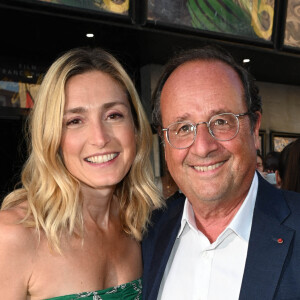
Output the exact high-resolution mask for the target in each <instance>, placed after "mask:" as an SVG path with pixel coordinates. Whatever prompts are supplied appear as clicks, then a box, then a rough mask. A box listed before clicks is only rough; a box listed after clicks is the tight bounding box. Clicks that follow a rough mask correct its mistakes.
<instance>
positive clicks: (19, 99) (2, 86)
mask: <svg viewBox="0 0 300 300" xmlns="http://www.w3.org/2000/svg"><path fill="white" fill-rule="evenodd" d="M39 87H40V85H39V84H29V83H23V82H13V81H0V106H6V107H21V108H32V107H33V104H34V99H35V97H36V94H37V92H38V89H39Z"/></svg>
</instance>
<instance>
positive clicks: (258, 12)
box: [148, 0, 274, 41]
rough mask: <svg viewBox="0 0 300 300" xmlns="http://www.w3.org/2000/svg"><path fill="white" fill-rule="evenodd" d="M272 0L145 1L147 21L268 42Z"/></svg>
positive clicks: (271, 22) (272, 10)
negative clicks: (146, 4)
mask: <svg viewBox="0 0 300 300" xmlns="http://www.w3.org/2000/svg"><path fill="white" fill-rule="evenodd" d="M273 19H274V0H260V1H257V0H248V1H236V0H210V1H206V0H205V1H203V0H148V20H152V21H154V22H155V23H158V22H162V23H169V24H174V25H175V26H176V25H180V26H181V27H187V28H192V29H196V30H197V29H198V30H204V31H210V32H216V33H221V34H224V33H225V34H230V35H236V36H241V37H245V38H249V39H258V40H265V41H271V39H272V31H273Z"/></svg>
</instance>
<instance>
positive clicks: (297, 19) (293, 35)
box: [284, 0, 300, 48]
mask: <svg viewBox="0 0 300 300" xmlns="http://www.w3.org/2000/svg"><path fill="white" fill-rule="evenodd" d="M299 28H300V0H289V1H288V3H287V13H286V20H285V32H284V45H285V46H290V47H295V48H300V31H299Z"/></svg>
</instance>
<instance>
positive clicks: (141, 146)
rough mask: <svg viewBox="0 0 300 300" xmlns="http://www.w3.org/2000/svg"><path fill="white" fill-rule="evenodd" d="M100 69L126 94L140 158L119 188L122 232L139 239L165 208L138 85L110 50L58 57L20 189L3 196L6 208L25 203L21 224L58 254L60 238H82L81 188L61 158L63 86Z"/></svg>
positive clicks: (34, 123) (39, 103)
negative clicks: (156, 212)
mask: <svg viewBox="0 0 300 300" xmlns="http://www.w3.org/2000/svg"><path fill="white" fill-rule="evenodd" d="M94 70H96V71H101V72H104V73H106V74H109V75H110V76H111V77H112V78H114V79H115V80H117V81H118V82H119V83H120V84H121V85H122V86H123V87H124V88H125V90H126V91H127V94H128V100H129V102H130V104H131V109H132V115H133V118H134V122H135V128H136V135H137V138H136V143H137V154H136V157H135V160H134V162H133V164H132V166H131V169H130V171H129V172H128V174H127V175H126V176H125V178H124V179H123V180H122V181H121V182H120V183H119V184H118V185H117V187H116V190H115V195H116V196H117V197H118V199H119V203H120V217H121V221H122V226H123V230H124V231H125V232H126V233H128V234H129V235H132V236H133V237H134V238H135V239H136V240H138V241H139V240H141V238H142V234H143V232H144V231H145V230H146V226H147V223H148V222H149V217H150V214H151V211H152V210H153V209H154V208H158V207H160V206H161V198H160V196H159V193H158V190H157V188H156V187H155V185H154V183H153V174H152V167H151V163H150V151H151V143H152V131H151V128H150V125H149V123H148V120H147V117H146V115H145V113H144V110H143V107H142V104H141V102H140V100H139V97H138V94H137V92H136V90H135V88H134V85H133V83H132V81H131V79H130V78H129V76H128V75H127V73H126V72H125V70H124V69H123V67H122V66H121V64H120V63H119V62H118V61H117V60H116V59H115V58H114V57H113V56H112V55H111V54H109V53H107V52H106V51H104V50H102V49H99V48H95V49H90V48H76V49H72V50H70V51H68V52H67V53H65V54H64V55H62V56H61V57H60V58H58V59H57V60H56V61H55V62H54V63H53V64H52V66H51V67H50V68H49V70H48V72H47V73H46V75H45V77H44V79H43V82H42V84H41V87H40V90H39V93H38V96H37V99H36V102H35V103H34V107H33V109H32V112H31V115H30V117H29V123H28V124H29V126H28V128H29V141H30V142H29V153H30V154H29V158H28V160H27V161H26V163H25V165H24V168H23V171H22V177H21V181H22V188H19V189H16V190H15V191H13V192H12V193H10V194H9V195H7V196H6V197H5V199H4V200H3V204H2V209H3V210H6V209H9V208H11V207H15V206H17V205H18V204H20V203H22V202H24V201H26V200H27V203H28V205H27V213H26V216H25V218H24V219H23V220H22V221H21V222H22V223H24V225H26V226H28V227H33V228H36V230H37V231H38V233H39V234H40V231H41V230H42V231H43V232H45V234H46V237H47V239H48V241H49V244H50V246H51V248H53V249H56V250H57V251H59V252H60V239H61V236H62V234H65V233H68V234H70V235H71V236H72V235H77V236H81V237H83V228H84V224H83V217H82V199H81V196H80V184H79V182H78V180H76V178H74V177H73V176H72V175H71V174H70V173H69V172H68V170H67V169H66V167H65V165H64V162H63V160H62V156H61V154H60V143H61V136H62V122H63V121H62V120H63V114H64V106H65V85H66V82H67V81H68V79H69V78H70V77H72V76H74V75H77V74H82V73H86V72H89V71H94Z"/></svg>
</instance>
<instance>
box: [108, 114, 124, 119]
mask: <svg viewBox="0 0 300 300" xmlns="http://www.w3.org/2000/svg"><path fill="white" fill-rule="evenodd" d="M121 118H123V115H122V114H120V113H113V114H109V115H108V117H107V119H109V120H118V119H121Z"/></svg>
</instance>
